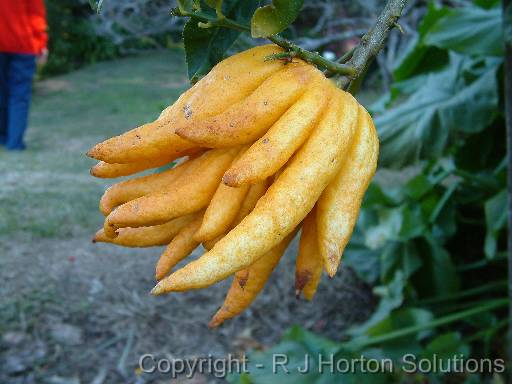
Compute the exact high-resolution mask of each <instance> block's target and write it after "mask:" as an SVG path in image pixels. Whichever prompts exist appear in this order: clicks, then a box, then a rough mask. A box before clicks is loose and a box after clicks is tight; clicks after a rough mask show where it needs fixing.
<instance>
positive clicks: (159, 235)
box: [93, 215, 194, 247]
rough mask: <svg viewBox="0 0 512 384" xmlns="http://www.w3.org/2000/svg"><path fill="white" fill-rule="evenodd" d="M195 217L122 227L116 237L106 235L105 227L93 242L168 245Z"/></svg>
mask: <svg viewBox="0 0 512 384" xmlns="http://www.w3.org/2000/svg"><path fill="white" fill-rule="evenodd" d="M193 219H194V216H193V215H187V216H182V217H178V218H176V219H174V220H171V221H169V222H168V223H165V224H161V225H155V226H152V227H140V228H121V229H120V230H119V234H118V236H117V237H115V238H110V237H108V236H106V235H105V232H104V231H103V229H100V230H99V231H98V232H96V235H95V236H94V238H93V242H95V243H96V242H98V243H112V244H116V245H122V246H124V247H154V246H158V245H167V244H169V242H170V241H171V240H172V239H173V238H174V236H176V235H177V234H178V232H179V231H180V230H181V229H182V228H183V227H184V226H186V225H187V224H188V223H190V222H191V221H192V220H193Z"/></svg>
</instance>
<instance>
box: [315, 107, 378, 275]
mask: <svg viewBox="0 0 512 384" xmlns="http://www.w3.org/2000/svg"><path fill="white" fill-rule="evenodd" d="M359 109H360V112H359V119H358V127H357V132H356V137H355V142H354V145H353V146H352V148H351V150H350V153H349V154H348V156H347V158H346V160H345V162H344V163H343V165H342V167H341V169H340V171H339V173H338V174H337V175H336V177H335V178H334V179H333V181H332V182H331V183H330V184H329V186H328V187H327V188H326V189H325V191H324V192H323V193H322V196H321V197H320V199H319V200H318V213H317V228H318V244H319V247H320V253H321V255H322V258H323V260H324V265H325V269H326V271H327V273H328V275H329V276H331V277H332V276H334V274H335V273H336V270H337V269H338V265H339V263H340V260H341V256H342V253H343V250H344V249H345V246H346V245H347V243H348V241H349V239H350V236H351V234H352V231H353V229H354V226H355V224H356V221H357V216H358V214H359V209H360V207H361V201H362V199H363V196H364V193H365V191H366V189H367V188H368V185H369V183H370V181H371V179H372V177H373V175H374V174H375V170H376V168H377V159H378V156H379V138H378V136H377V132H376V130H375V127H374V125H373V122H372V119H371V117H370V115H369V114H368V112H366V110H365V109H364V108H363V107H361V106H360V107H359Z"/></svg>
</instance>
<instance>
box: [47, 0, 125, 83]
mask: <svg viewBox="0 0 512 384" xmlns="http://www.w3.org/2000/svg"><path fill="white" fill-rule="evenodd" d="M46 11H47V17H48V26H49V50H50V56H49V58H48V63H47V65H46V66H45V67H44V68H43V69H42V70H41V75H43V76H48V75H54V74H58V73H63V72H67V71H70V70H72V69H75V68H78V67H80V66H83V65H86V64H92V63H95V62H97V61H101V60H108V59H112V58H114V57H116V56H118V55H119V50H118V48H117V47H116V46H115V45H114V44H113V43H112V41H110V40H109V39H108V38H106V37H103V36H98V35H97V33H96V31H95V30H94V27H93V25H92V23H91V21H90V16H91V14H92V13H93V11H92V9H91V7H90V5H89V3H88V2H87V1H81V0H47V1H46Z"/></svg>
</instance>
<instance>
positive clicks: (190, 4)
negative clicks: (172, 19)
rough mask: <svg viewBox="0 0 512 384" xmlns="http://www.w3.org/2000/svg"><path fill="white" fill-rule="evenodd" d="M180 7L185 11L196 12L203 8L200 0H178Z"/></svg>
mask: <svg viewBox="0 0 512 384" xmlns="http://www.w3.org/2000/svg"><path fill="white" fill-rule="evenodd" d="M178 7H179V8H180V10H182V11H185V12H196V11H200V10H201V4H200V2H199V0H178Z"/></svg>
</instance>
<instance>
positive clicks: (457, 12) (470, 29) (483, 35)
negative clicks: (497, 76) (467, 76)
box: [423, 6, 503, 56]
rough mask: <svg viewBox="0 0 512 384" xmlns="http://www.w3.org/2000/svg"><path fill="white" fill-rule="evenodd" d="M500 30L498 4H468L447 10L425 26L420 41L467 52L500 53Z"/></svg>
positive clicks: (500, 22)
mask: <svg viewBox="0 0 512 384" xmlns="http://www.w3.org/2000/svg"><path fill="white" fill-rule="evenodd" d="M502 31H503V28H502V18H501V9H500V8H498V7H496V8H491V9H483V8H480V7H474V6H468V7H463V8H457V9H452V10H450V12H449V13H448V14H447V15H446V16H444V17H443V18H441V19H439V20H438V21H437V22H436V23H435V24H434V25H433V26H432V27H431V28H429V31H428V32H427V34H426V35H425V37H424V39H423V42H424V44H426V45H433V46H436V47H439V48H444V49H450V50H453V51H456V52H460V53H465V54H470V55H483V56H502V55H503V40H502Z"/></svg>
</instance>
